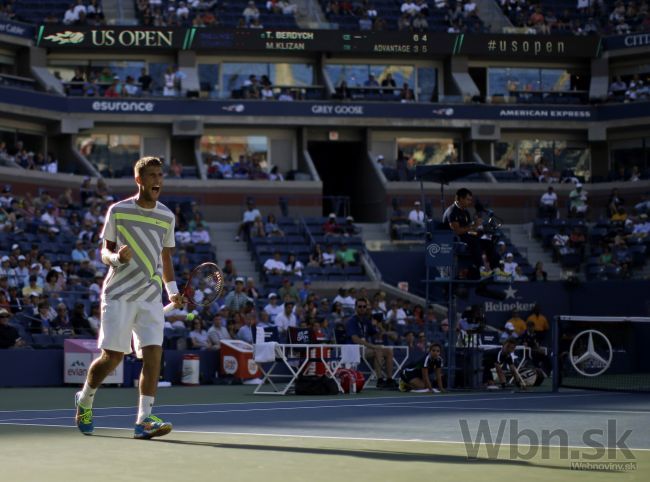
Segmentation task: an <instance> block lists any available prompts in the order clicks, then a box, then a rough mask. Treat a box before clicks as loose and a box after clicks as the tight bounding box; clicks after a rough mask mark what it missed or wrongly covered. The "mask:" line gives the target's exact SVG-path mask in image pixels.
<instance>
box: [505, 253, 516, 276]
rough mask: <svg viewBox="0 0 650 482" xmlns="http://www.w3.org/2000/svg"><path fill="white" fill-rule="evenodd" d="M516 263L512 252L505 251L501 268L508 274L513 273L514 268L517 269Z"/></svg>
mask: <svg viewBox="0 0 650 482" xmlns="http://www.w3.org/2000/svg"><path fill="white" fill-rule="evenodd" d="M517 266H518V263H517V262H516V261H515V257H514V255H513V254H512V253H506V257H505V260H504V263H503V270H504V271H505V272H506V273H508V274H509V275H511V276H512V275H513V274H514V272H515V269H517Z"/></svg>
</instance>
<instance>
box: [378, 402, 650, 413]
mask: <svg viewBox="0 0 650 482" xmlns="http://www.w3.org/2000/svg"><path fill="white" fill-rule="evenodd" d="M383 406H384V407H399V408H420V409H423V410H458V411H461V410H478V411H485V412H530V413H564V412H568V413H616V414H626V413H629V414H632V415H648V414H650V410H573V409H569V408H568V409H562V408H557V409H554V408H487V407H437V406H435V405H431V406H428V407H422V406H418V405H416V404H414V403H411V404H408V405H406V404H399V403H388V404H386V405H383Z"/></svg>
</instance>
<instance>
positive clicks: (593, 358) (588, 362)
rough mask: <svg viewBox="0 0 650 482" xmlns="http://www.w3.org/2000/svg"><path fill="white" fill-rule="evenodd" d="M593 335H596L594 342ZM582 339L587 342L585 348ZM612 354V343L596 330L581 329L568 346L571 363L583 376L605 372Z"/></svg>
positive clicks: (593, 375) (595, 375) (610, 362)
mask: <svg viewBox="0 0 650 482" xmlns="http://www.w3.org/2000/svg"><path fill="white" fill-rule="evenodd" d="M594 336H595V337H596V341H595V342H594ZM584 339H586V342H587V345H586V348H585V345H584V342H583V341H582V340H584ZM579 340H580V342H579ZM613 355H614V350H613V349H612V344H611V343H610V342H609V339H608V338H607V337H606V336H605V335H603V334H602V333H601V332H600V331H598V330H584V331H581V332H580V333H578V334H577V335H576V336H575V338H574V339H573V341H572V342H571V346H570V347H569V360H571V365H573V368H575V370H576V371H577V372H578V373H580V374H581V375H584V376H585V377H597V376H599V375H602V374H603V373H605V372H606V371H607V369H608V368H609V366H610V365H611V364H612V358H613Z"/></svg>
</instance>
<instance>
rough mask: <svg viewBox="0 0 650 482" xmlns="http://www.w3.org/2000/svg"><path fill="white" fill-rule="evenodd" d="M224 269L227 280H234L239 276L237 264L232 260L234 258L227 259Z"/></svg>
mask: <svg viewBox="0 0 650 482" xmlns="http://www.w3.org/2000/svg"><path fill="white" fill-rule="evenodd" d="M222 271H223V274H224V275H225V277H226V280H227V281H232V280H234V279H235V278H236V277H237V269H236V268H235V264H234V263H233V262H232V259H227V260H226V262H225V263H224V265H223V269H222Z"/></svg>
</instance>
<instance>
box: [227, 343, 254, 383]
mask: <svg viewBox="0 0 650 482" xmlns="http://www.w3.org/2000/svg"><path fill="white" fill-rule="evenodd" d="M219 352H220V353H221V373H222V374H223V375H232V376H234V377H236V378H241V379H242V380H246V379H249V378H259V377H261V376H262V372H260V371H259V369H258V368H257V363H255V359H254V358H253V345H250V344H248V343H246V342H245V341H241V340H221V349H220V350H219Z"/></svg>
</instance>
